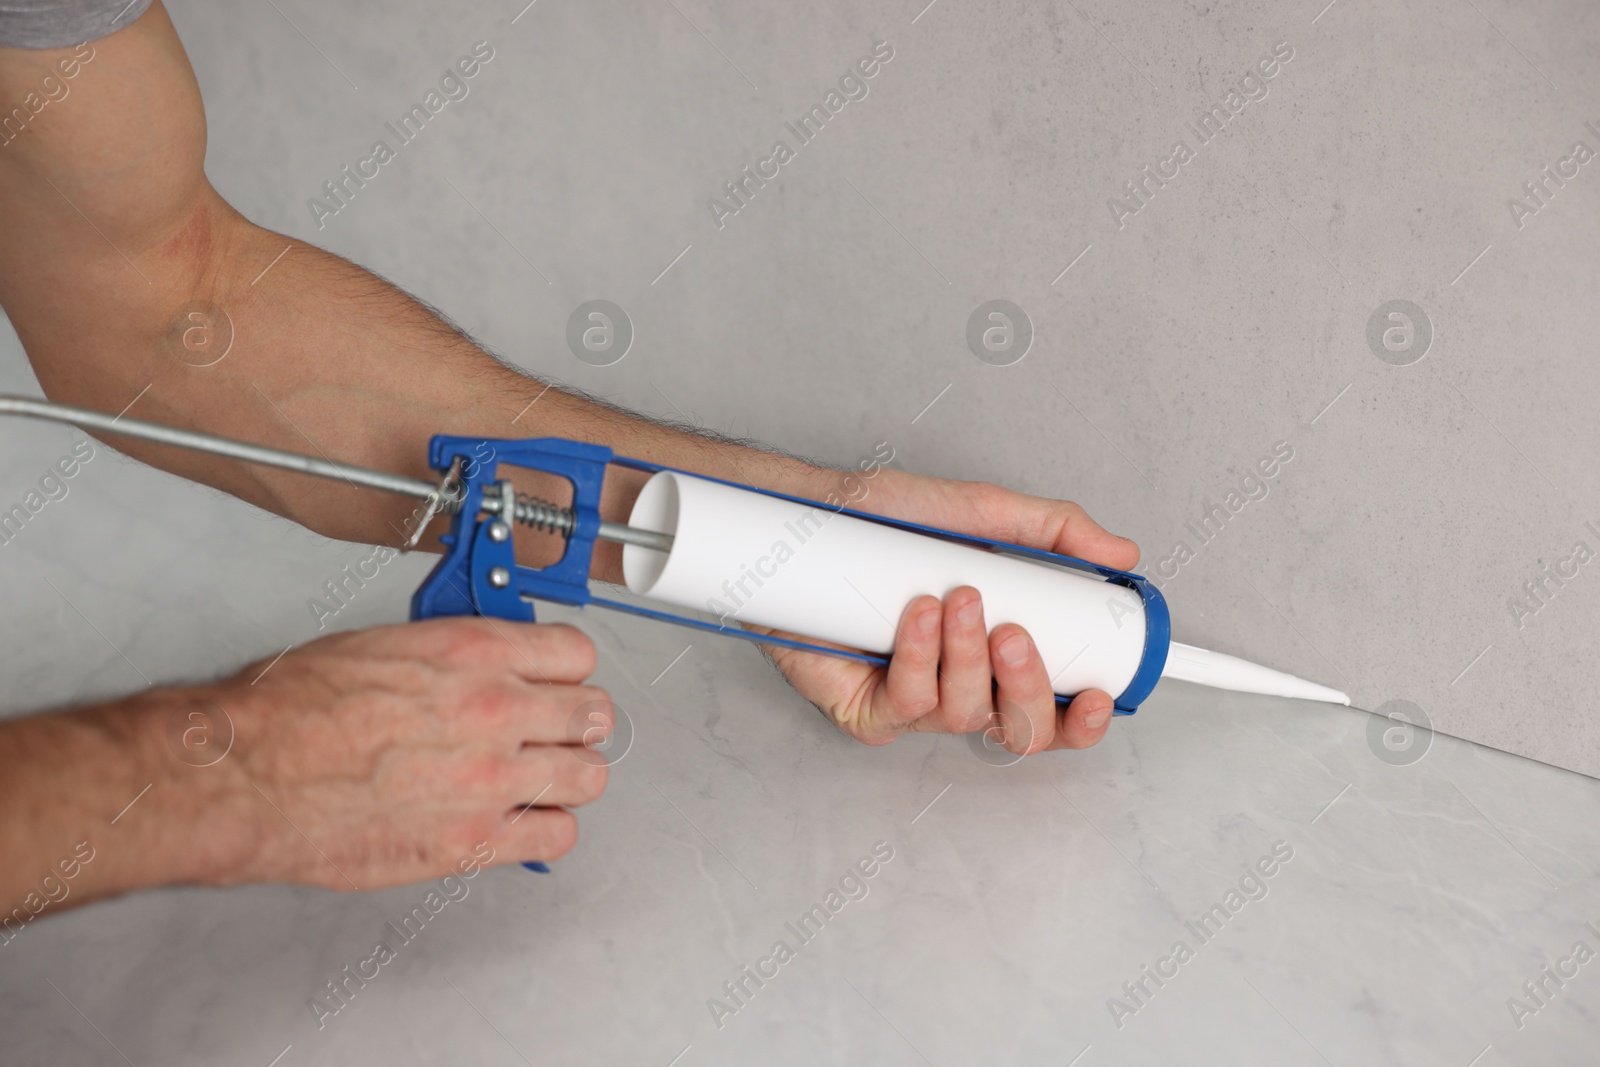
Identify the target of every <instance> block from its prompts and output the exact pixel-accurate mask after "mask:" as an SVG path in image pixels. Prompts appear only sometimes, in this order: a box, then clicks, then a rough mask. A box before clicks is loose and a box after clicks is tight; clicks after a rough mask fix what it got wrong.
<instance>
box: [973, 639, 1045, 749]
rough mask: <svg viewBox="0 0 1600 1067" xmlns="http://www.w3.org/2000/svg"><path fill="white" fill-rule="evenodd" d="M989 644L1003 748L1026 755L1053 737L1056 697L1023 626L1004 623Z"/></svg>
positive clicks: (1042, 747)
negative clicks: (996, 687) (1003, 735)
mask: <svg viewBox="0 0 1600 1067" xmlns="http://www.w3.org/2000/svg"><path fill="white" fill-rule="evenodd" d="M989 648H990V651H991V652H992V654H993V664H994V678H995V682H996V683H998V689H997V690H996V692H995V705H996V707H997V708H998V709H999V713H1000V726H1001V729H1002V730H1004V732H1005V746H1006V749H1007V750H1008V751H1010V752H1015V753H1016V754H1017V755H1019V756H1026V755H1031V754H1032V753H1035V752H1038V751H1040V750H1041V749H1044V748H1047V747H1049V745H1050V742H1051V741H1053V740H1054V739H1055V729H1056V700H1055V694H1054V693H1052V692H1051V691H1050V676H1049V675H1048V674H1047V673H1046V672H1045V668H1044V660H1043V659H1041V658H1040V656H1039V650H1038V648H1036V647H1035V646H1034V643H1033V638H1031V637H1029V636H1028V632H1027V631H1026V630H1024V629H1023V628H1022V627H1020V626H1017V625H1015V624H1014V623H1006V624H1004V625H1001V626H996V627H995V629H994V633H992V634H990V635H989Z"/></svg>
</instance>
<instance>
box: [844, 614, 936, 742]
mask: <svg viewBox="0 0 1600 1067" xmlns="http://www.w3.org/2000/svg"><path fill="white" fill-rule="evenodd" d="M942 615H943V610H942V608H941V607H940V604H939V601H938V599H937V598H935V597H931V596H919V597H917V598H916V599H915V600H913V601H912V602H911V603H909V604H907V605H906V610H905V612H904V614H902V615H901V616H900V627H899V629H898V631H897V632H896V635H895V643H894V654H893V655H892V656H890V657H889V667H888V676H887V677H886V678H885V679H884V683H883V685H882V686H881V687H879V688H878V690H876V691H875V692H874V693H873V696H872V706H871V707H870V708H869V709H867V714H866V719H867V720H868V721H866V722H863V723H861V724H860V725H861V727H862V730H861V731H859V732H858V733H857V736H858V737H859V738H860V739H861V740H863V741H866V742H868V743H872V744H881V743H885V742H888V741H892V740H894V738H895V737H897V736H899V735H900V734H901V733H903V732H904V731H906V730H907V729H910V728H911V727H912V724H913V723H915V722H916V721H917V720H918V719H920V718H922V717H923V716H924V715H926V714H928V712H930V711H932V710H933V709H934V708H936V707H938V706H939V626H940V622H941V618H942Z"/></svg>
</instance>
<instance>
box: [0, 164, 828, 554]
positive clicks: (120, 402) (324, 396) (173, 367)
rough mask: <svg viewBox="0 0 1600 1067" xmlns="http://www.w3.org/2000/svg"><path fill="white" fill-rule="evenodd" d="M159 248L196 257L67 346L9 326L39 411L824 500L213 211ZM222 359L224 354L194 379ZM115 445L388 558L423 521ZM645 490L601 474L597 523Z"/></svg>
mask: <svg viewBox="0 0 1600 1067" xmlns="http://www.w3.org/2000/svg"><path fill="white" fill-rule="evenodd" d="M164 244H165V246H166V247H173V246H182V247H189V248H193V250H194V251H193V253H192V255H191V257H190V259H186V260H183V261H179V262H177V263H175V264H172V265H171V266H168V265H167V264H168V257H166V256H164V255H162V254H161V251H160V250H156V251H155V252H154V253H153V254H150V255H147V256H144V257H142V267H143V270H144V272H145V273H146V274H147V275H149V276H150V277H151V279H152V283H153V284H152V285H150V286H125V287H123V288H122V289H121V290H120V292H118V293H116V294H115V295H110V296H104V295H101V296H96V295H93V294H87V293H86V294H84V298H83V299H84V303H85V305H88V306H94V305H101V306H100V307H99V308H98V309H97V310H96V311H94V312H93V313H90V314H81V315H79V314H75V315H74V318H75V319H76V322H77V325H76V326H75V328H74V329H72V330H70V331H62V330H60V329H56V328H51V329H30V327H32V326H34V322H33V321H31V320H32V319H34V318H35V316H33V315H32V314H31V313H29V312H26V311H25V312H24V313H23V314H22V315H21V316H20V318H21V319H22V321H21V322H19V323H18V329H19V332H21V333H23V334H24V340H25V342H27V343H28V347H29V355H30V358H31V359H32V361H33V363H34V366H35V368H36V370H37V372H38V374H39V378H40V381H41V382H42V383H43V385H44V387H45V390H46V392H47V393H48V394H49V395H50V396H51V397H53V398H55V399H58V400H62V401H65V402H69V403H78V404H84V405H87V406H91V407H97V408H100V409H102V410H109V411H116V410H121V409H122V408H123V407H124V406H125V405H127V404H128V403H129V402H130V401H132V400H133V399H134V398H135V397H138V398H139V399H138V402H137V404H135V406H134V407H133V408H132V409H130V411H129V414H130V415H131V416H135V417H141V418H147V419H152V420H155V421H160V422H166V423H171V424H173V425H179V426H187V427H190V428H194V429H200V430H206V431H209V432H214V433H222V434H225V435H228V436H233V437H239V438H243V439H246V440H250V441H254V442H258V443H262V444H268V445H273V446H275V447H279V448H285V449H289V450H292V451H299V452H307V453H310V454H313V455H322V456H325V457H328V458H331V459H335V460H339V461H343V462H349V463H356V464H360V465H363V466H370V467H375V468H379V469H382V470H389V471H394V472H397V473H404V474H411V475H415V476H418V477H429V476H430V472H429V471H428V469H427V466H426V454H427V441H428V438H429V437H430V436H432V435H433V434H435V433H453V434H463V435H481V436H484V437H533V436H547V435H548V436H562V437H571V438H575V439H579V440H585V441H592V442H596V443H600V444H605V445H609V446H611V447H613V448H615V449H616V450H617V451H618V452H619V453H623V454H631V455H635V456H639V457H641V458H645V459H650V460H653V461H655V462H660V463H666V464H669V465H672V466H680V467H685V468H688V469H693V470H698V471H702V472H704V473H708V474H713V475H716V476H719V477H726V478H730V479H735V480H740V481H751V482H755V483H757V484H761V485H765V486H769V487H774V488H782V489H785V490H787V491H791V492H817V493H818V494H819V495H820V493H822V492H825V491H826V489H825V487H824V484H823V480H824V477H825V476H824V474H823V472H820V471H819V470H818V469H817V468H815V467H813V466H811V465H810V464H807V463H805V462H802V461H800V460H796V459H792V458H789V457H786V456H780V455H775V454H773V453H769V452H762V451H757V450H755V449H751V448H746V447H743V446H740V445H737V444H732V443H729V442H725V441H718V440H714V439H712V438H709V437H706V436H701V435H698V434H695V433H690V432H685V431H683V430H679V429H676V428H673V427H670V426H664V425H661V424H658V423H655V422H652V421H650V420H648V419H644V418H641V417H638V416H635V415H631V414H628V413H625V412H621V411H617V410H615V409H612V408H609V407H607V406H605V405H603V404H598V403H595V402H593V401H590V400H587V399H585V398H582V397H578V396H574V395H572V394H569V393H567V392H565V391H564V390H562V389H560V388H559V387H555V386H547V385H546V384H545V383H543V382H541V381H539V380H538V379H534V378H530V377H528V376H526V375H524V374H522V373H519V372H518V371H516V370H514V369H512V368H510V367H507V366H505V365H503V364H501V363H500V362H498V361H497V360H495V359H494V358H493V357H491V356H490V355H488V354H487V353H486V352H484V351H483V350H482V349H480V348H479V347H478V346H477V345H475V344H474V343H473V342H472V341H471V340H469V339H468V338H466V337H465V336H463V335H462V334H460V333H458V332H457V331H456V330H454V329H453V328H452V327H451V326H449V325H448V324H447V323H445V322H444V321H443V320H441V319H440V318H439V317H438V316H437V315H435V314H434V313H433V312H432V311H431V310H429V309H428V308H427V307H425V306H424V305H422V304H421V303H419V302H418V301H416V300H414V299H412V298H411V297H410V296H408V295H407V294H405V293H404V292H402V291H400V290H399V289H397V288H395V287H394V286H392V285H390V284H389V283H387V282H385V281H384V280H382V279H380V278H378V277H376V276H375V275H373V274H371V273H370V272H368V271H366V270H364V269H362V268H361V267H358V266H356V265H354V264H352V263H349V262H348V261H346V260H343V259H341V258H339V257H337V256H334V255H332V254H330V253H328V252H325V251H323V250H321V249H318V248H315V247H312V246H309V245H305V244H301V243H299V242H296V241H292V240H290V239H288V238H286V237H283V236H282V235H279V234H275V233H272V232H270V231H268V230H264V229H262V228H260V227H257V226H254V225H252V224H250V223H249V222H248V221H246V220H244V219H243V218H242V217H240V216H239V215H238V214H237V213H236V212H234V211H232V209H231V208H229V207H228V206H227V205H226V204H224V203H223V202H222V201H221V200H220V199H217V198H215V196H214V195H208V196H206V197H205V198H204V199H203V200H202V202H201V203H199V204H197V205H196V208H195V215H194V217H193V218H191V219H189V220H186V221H185V222H184V223H183V224H182V226H181V227H180V229H179V230H178V232H177V233H176V234H175V235H174V236H172V237H169V238H168V239H167V240H166V242H164ZM280 253H283V254H282V256H281V258H277V257H279V254H280ZM275 259H276V262H274V260H275ZM268 264H272V266H271V269H270V270H267V272H266V274H265V275H262V274H261V272H262V270H263V268H265V267H266V266H267V265H268ZM197 301H204V302H206V303H208V304H210V305H213V306H214V307H215V308H218V309H220V312H221V314H216V313H207V314H209V320H210V321H206V319H205V318H204V317H202V318H198V319H196V320H194V321H195V324H196V325H195V329H196V330H197V331H209V332H208V333H198V332H197V333H196V334H195V335H194V336H195V338H196V339H197V341H198V340H200V339H203V343H201V344H200V347H199V348H198V349H197V350H196V352H197V353H198V354H192V353H190V352H189V351H188V350H186V349H184V348H183V340H182V332H181V329H180V331H179V332H178V333H177V334H176V335H174V333H173V330H172V322H173V320H174V318H175V317H177V316H175V313H176V312H177V311H178V309H180V308H183V307H186V306H188V305H190V304H192V303H194V302H197ZM106 303H110V305H111V306H110V307H105V306H104V305H105V304H106ZM224 315H225V316H226V319H223V318H222V316H224ZM229 331H231V342H229V341H228V340H227V338H228V336H229ZM30 334H34V335H36V336H29V335H30ZM224 343H227V344H228V345H229V347H228V348H227V351H226V355H224V356H222V358H220V359H218V360H217V361H216V362H215V363H211V364H210V365H205V366H199V365H195V364H198V363H204V362H206V361H207V360H209V359H211V358H215V356H216V355H217V354H218V351H219V346H220V345H222V344H224ZM205 344H209V345H211V346H212V348H211V349H210V350H209V351H208V350H206V349H205V348H204V345H205ZM186 355H189V356H191V358H190V359H187V360H186V359H185V356H186ZM86 371H89V372H90V373H85V372H86ZM110 440H112V442H113V443H114V444H115V445H116V446H117V447H119V448H121V449H123V450H125V451H127V452H129V453H131V454H133V455H135V456H136V457H138V458H140V459H144V460H146V461H148V462H151V463H153V464H155V465H157V466H161V467H163V468H166V469H168V470H172V471H174V472H176V473H179V474H182V475H184V476H185V477H189V478H193V479H195V480H197V481H202V482H205V483H207V484H210V485H213V486H216V487H217V488H219V489H223V490H225V491H227V492H230V493H233V494H235V495H237V496H240V497H242V498H244V499H246V500H249V501H251V502H252V503H255V504H257V505H259V506H261V507H264V508H268V509H270V510H272V511H275V512H277V513H279V514H282V515H284V516H286V517H289V518H292V519H294V520H295V521H297V522H300V523H302V524H303V525H305V526H308V527H310V528H311V529H314V530H316V531H318V532H320V533H323V534H325V535H327V536H330V537H336V538H341V539H345V540H353V541H363V542H373V543H378V542H386V543H391V544H392V543H395V542H396V541H398V540H400V539H402V538H403V536H404V533H403V531H406V532H408V531H409V526H408V525H407V523H408V521H409V520H410V518H411V517H412V515H413V514H414V513H415V511H416V508H417V502H416V501H413V500H407V499H404V498H398V497H390V496H387V495H386V494H382V493H374V492H366V491H358V490H355V489H352V488H351V487H350V486H347V485H343V484H341V483H337V482H327V481H321V480H317V479H311V478H307V477H305V476H302V475H296V474H291V473H288V472H283V471H277V470H273V469H267V468H252V467H248V466H245V465H241V464H238V463H236V462H233V461H227V460H219V459H215V458H213V457H209V456H205V455H202V454H196V453H182V452H180V451H179V450H174V449H169V448H162V447H160V446H152V445H149V444H146V443H143V442H136V441H130V440H119V439H115V438H111V439H110ZM517 480H518V482H519V487H520V488H523V489H524V490H525V491H529V492H533V493H535V494H536V495H545V496H551V497H556V498H558V499H559V497H560V494H561V488H560V485H559V483H557V482H556V480H555V479H552V478H547V477H546V478H540V477H532V476H530V477H526V478H524V477H522V476H520V475H519V476H518V478H517ZM642 481H643V476H641V475H638V474H636V473H634V472H629V471H624V470H621V469H619V468H613V470H612V472H611V476H610V477H609V478H608V479H607V492H606V497H605V501H604V506H603V509H602V510H603V512H604V513H605V517H606V518H608V519H613V520H619V521H621V520H625V519H626V516H627V511H628V508H629V507H630V505H631V502H632V498H633V496H634V494H635V493H636V492H637V489H638V486H639V485H640V484H642ZM533 551H534V552H535V554H537V553H538V551H539V549H538V548H537V547H535V548H533ZM546 551H549V549H548V548H546ZM619 560H620V554H619V553H618V552H617V550H616V549H615V547H614V546H604V548H603V550H602V552H601V554H600V555H599V556H598V557H597V566H596V576H597V577H601V578H605V579H608V580H613V581H614V580H617V578H618V575H619V567H620V563H619Z"/></svg>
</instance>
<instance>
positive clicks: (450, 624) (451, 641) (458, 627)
mask: <svg viewBox="0 0 1600 1067" xmlns="http://www.w3.org/2000/svg"><path fill="white" fill-rule="evenodd" d="M437 621H438V622H439V623H440V626H439V628H438V631H439V632H438V634H437V636H436V638H435V639H434V640H432V641H430V642H429V643H428V647H431V648H433V649H434V650H435V655H436V656H437V657H438V658H440V659H443V660H446V661H449V662H468V663H479V662H482V661H483V660H484V659H485V658H486V657H488V656H489V655H490V654H492V653H493V652H494V651H495V649H496V646H497V645H499V644H500V643H501V641H500V638H499V636H498V635H496V634H495V632H494V630H493V629H492V627H491V626H490V624H489V622H488V620H486V619H478V618H457V619H440V620H437Z"/></svg>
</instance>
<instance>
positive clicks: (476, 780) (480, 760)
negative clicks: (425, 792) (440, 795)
mask: <svg viewBox="0 0 1600 1067" xmlns="http://www.w3.org/2000/svg"><path fill="white" fill-rule="evenodd" d="M609 774H610V768H609V767H608V766H607V764H606V761H605V757H603V756H602V755H601V754H600V753H598V752H591V751H589V750H588V749H584V748H578V747H576V746H571V745H531V746H529V747H528V748H525V749H523V750H522V751H520V752H513V753H503V752H497V751H493V750H488V749H476V750H473V751H470V752H466V753H462V754H461V755H459V756H457V757H455V758H454V759H452V760H451V762H450V763H449V764H448V765H447V767H446V769H445V775H446V776H447V778H448V780H450V781H452V782H453V784H454V785H455V786H456V788H457V789H458V790H459V791H460V792H461V793H462V794H464V795H465V796H467V797H478V798H482V799H483V800H485V801H489V802H491V803H493V804H496V805H498V806H500V807H502V808H511V807H514V806H516V805H519V804H535V805H538V806H539V807H559V806H562V805H579V804H589V803H592V802H593V801H595V800H598V799H599V798H600V795H601V794H602V793H604V792H605V788H606V779H607V777H608V776H609Z"/></svg>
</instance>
